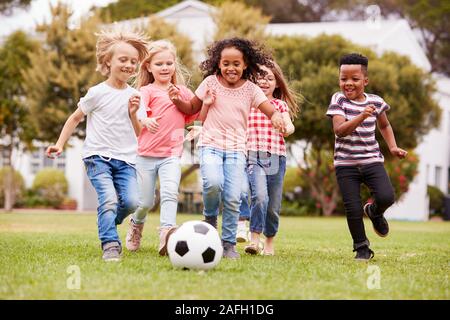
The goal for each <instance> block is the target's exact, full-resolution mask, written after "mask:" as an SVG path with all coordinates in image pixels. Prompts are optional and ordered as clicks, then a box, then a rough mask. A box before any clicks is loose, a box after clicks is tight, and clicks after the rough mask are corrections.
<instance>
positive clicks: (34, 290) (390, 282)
mask: <svg viewBox="0 0 450 320" xmlns="http://www.w3.org/2000/svg"><path fill="white" fill-rule="evenodd" d="M200 218H201V216H199V215H196V216H195V215H184V214H180V215H179V216H178V221H179V222H183V221H186V220H199V219H200ZM158 223H159V218H158V217H157V215H155V214H152V215H151V216H149V219H148V222H147V223H146V226H145V229H144V238H143V246H142V248H141V250H140V251H139V252H137V253H130V252H127V251H126V250H125V251H124V254H123V258H122V261H121V262H119V263H105V262H103V261H102V259H101V250H100V245H99V241H98V238H97V227H96V215H95V214H75V213H67V214H66V213H12V214H11V213H0V299H181V300H188V299H275V300H278V299H449V298H450V294H449V279H448V276H449V274H450V223H446V222H425V223H417V222H395V221H394V222H391V223H390V226H391V233H390V235H389V237H387V238H384V239H382V238H379V237H377V236H376V235H375V233H374V232H373V230H372V227H371V224H370V221H368V220H366V221H365V223H366V230H367V232H368V237H369V239H370V240H371V243H372V249H373V250H374V251H375V258H374V259H373V260H372V261H371V262H369V263H365V262H355V261H354V260H353V256H354V253H353V252H352V242H351V238H350V234H349V232H348V230H347V225H346V221H345V219H344V218H294V217H282V219H281V224H280V232H279V235H278V236H277V243H276V256H274V257H265V256H246V255H244V254H243V245H242V244H240V245H238V251H239V252H241V253H242V258H241V259H240V260H238V261H230V260H222V261H221V262H220V264H219V265H218V266H217V267H216V268H215V269H213V270H211V271H208V272H199V271H192V270H191V271H183V270H176V269H173V268H172V266H171V264H170V261H169V259H168V258H167V257H159V256H158V253H157V230H156V227H157V225H158ZM119 231H120V234H121V238H122V240H123V241H124V239H125V234H126V231H127V225H125V224H124V225H121V226H119ZM73 265H75V266H78V267H79V270H80V275H81V278H80V279H81V287H80V289H69V288H70V285H69V288H68V285H67V284H68V283H69V284H71V283H72V282H71V279H72V278H71V277H73V273H71V272H73V271H71V270H72V269H70V266H73ZM377 274H379V276H380V277H379V279H380V281H379V284H380V287H379V288H373V286H374V285H375V287H376V285H377V282H376V279H377V278H376V276H377ZM374 279H375V280H374ZM368 284H369V285H368Z"/></svg>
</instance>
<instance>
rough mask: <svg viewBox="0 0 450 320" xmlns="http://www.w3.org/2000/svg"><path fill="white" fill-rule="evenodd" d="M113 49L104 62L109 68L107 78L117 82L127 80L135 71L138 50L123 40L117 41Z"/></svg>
mask: <svg viewBox="0 0 450 320" xmlns="http://www.w3.org/2000/svg"><path fill="white" fill-rule="evenodd" d="M113 50H114V51H113V54H112V56H111V59H110V60H109V61H107V62H106V64H107V66H108V67H109V68H110V74H109V78H112V79H113V80H115V81H119V82H127V81H128V79H129V78H130V77H131V76H132V75H133V74H134V73H135V72H136V68H137V65H138V62H139V52H138V50H137V49H136V48H135V47H133V46H132V45H130V44H128V43H125V42H119V43H117V44H116V45H115V46H114V49H113Z"/></svg>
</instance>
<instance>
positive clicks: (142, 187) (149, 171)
mask: <svg viewBox="0 0 450 320" xmlns="http://www.w3.org/2000/svg"><path fill="white" fill-rule="evenodd" d="M136 171H137V175H138V190H139V206H138V208H137V210H136V211H135V213H134V214H133V221H134V222H135V223H138V224H141V223H144V222H145V220H146V217H147V212H148V210H149V209H151V208H152V207H153V206H154V204H155V187H156V178H157V176H159V185H160V196H161V210H160V226H161V227H170V226H174V225H176V216H177V206H178V187H179V186H180V178H181V167H180V158H179V157H176V156H175V157H165V158H156V157H141V156H138V157H137V162H136Z"/></svg>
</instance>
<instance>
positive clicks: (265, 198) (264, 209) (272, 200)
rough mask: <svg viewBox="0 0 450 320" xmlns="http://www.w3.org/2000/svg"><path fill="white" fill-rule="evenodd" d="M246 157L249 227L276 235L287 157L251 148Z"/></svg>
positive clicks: (255, 230)
mask: <svg viewBox="0 0 450 320" xmlns="http://www.w3.org/2000/svg"><path fill="white" fill-rule="evenodd" d="M247 161H248V165H247V173H248V177H249V181H250V190H251V209H250V231H251V232H256V233H261V232H262V233H263V234H264V235H265V236H266V237H274V236H275V235H276V234H277V232H278V226H279V221H280V210H281V200H282V196H283V181H284V175H285V173H286V157H285V156H281V155H277V154H271V153H269V152H261V151H258V152H256V151H250V152H249V153H248V160H247Z"/></svg>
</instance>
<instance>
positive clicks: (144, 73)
mask: <svg viewBox="0 0 450 320" xmlns="http://www.w3.org/2000/svg"><path fill="white" fill-rule="evenodd" d="M165 50H167V51H169V52H170V53H171V54H172V55H173V57H174V61H175V72H174V74H173V75H172V79H170V82H171V83H173V84H182V85H186V79H187V78H188V77H189V73H188V72H187V70H186V69H185V67H184V66H183V65H182V64H181V63H180V61H179V59H178V56H177V50H176V49H175V46H174V45H173V44H172V42H170V41H168V40H157V41H153V42H151V43H150V44H149V46H148V53H147V57H146V58H145V59H144V61H142V63H141V65H140V66H139V71H138V73H137V75H136V80H135V87H136V88H137V89H139V88H140V87H143V86H146V85H147V84H149V83H153V82H155V77H154V76H153V74H152V73H151V72H149V71H148V69H147V68H148V65H149V64H150V62H151V61H152V59H153V57H154V56H155V54H157V53H160V52H162V51H165Z"/></svg>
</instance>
